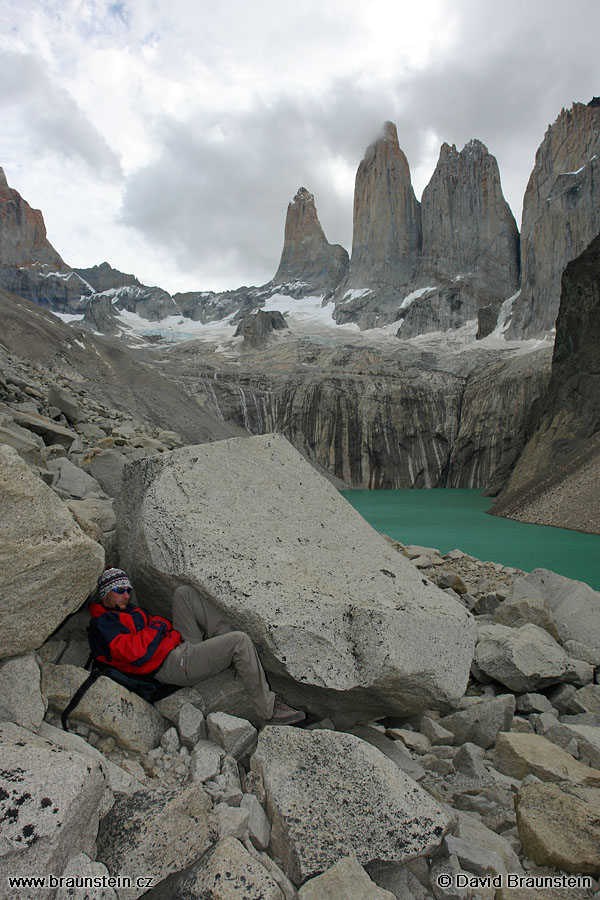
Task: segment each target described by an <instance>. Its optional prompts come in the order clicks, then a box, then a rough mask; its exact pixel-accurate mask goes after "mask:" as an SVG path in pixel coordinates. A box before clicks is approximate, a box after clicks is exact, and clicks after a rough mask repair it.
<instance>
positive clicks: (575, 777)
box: [494, 733, 600, 786]
mask: <svg viewBox="0 0 600 900" xmlns="http://www.w3.org/2000/svg"><path fill="white" fill-rule="evenodd" d="M494 765H495V767H496V768H497V769H498V771H500V772H503V773H504V774H505V775H512V776H513V777H514V778H525V776H526V775H529V774H530V773H531V774H533V775H537V777H538V778H540V779H541V780H542V781H570V782H572V783H573V784H583V785H589V786H600V771H598V770H596V769H592V768H590V767H589V766H584V765H582V764H581V763H579V762H577V761H576V760H575V759H573V757H572V756H571V755H570V754H569V753H567V752H566V751H565V750H563V749H562V748H561V747H558V746H557V745H556V744H553V743H551V741H549V740H547V739H546V738H545V737H542V736H541V735H539V734H512V733H511V734H499V735H498V740H497V741H496V748H495V750H494Z"/></svg>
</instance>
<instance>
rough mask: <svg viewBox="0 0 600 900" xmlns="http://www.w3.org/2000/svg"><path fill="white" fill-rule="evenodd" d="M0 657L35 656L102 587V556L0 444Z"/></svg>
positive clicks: (58, 503) (56, 501)
mask: <svg viewBox="0 0 600 900" xmlns="http://www.w3.org/2000/svg"><path fill="white" fill-rule="evenodd" d="M0 475H1V477H2V489H1V492H0V569H1V570H2V596H3V598H4V599H3V601H2V602H1V603H0V658H2V657H5V656H14V655H16V654H18V653H24V652H26V651H28V650H35V649H36V648H37V647H39V646H41V644H43V642H44V641H45V639H46V638H47V637H48V636H49V635H50V634H52V632H53V631H54V630H55V629H56V628H57V627H58V626H59V625H60V623H61V622H62V621H63V619H65V618H66V617H67V616H68V615H69V613H72V612H73V611H74V610H76V609H77V608H78V607H79V606H81V604H82V603H83V601H84V600H85V598H86V596H87V595H88V594H89V592H90V591H91V589H92V587H93V586H94V584H95V583H96V579H97V577H98V575H99V574H100V572H101V571H102V567H103V565H104V551H103V549H102V547H101V546H100V545H99V544H97V543H96V542H95V541H92V540H90V538H89V537H87V536H86V535H85V534H84V533H83V531H81V529H80V528H79V527H78V526H77V525H76V524H75V521H74V519H73V516H72V515H71V513H70V512H69V510H68V509H67V507H66V506H65V505H64V504H63V503H62V502H61V501H60V500H59V499H58V497H57V496H56V494H55V493H54V491H52V490H51V489H50V488H49V487H48V486H47V485H45V484H44V483H43V482H42V481H41V480H40V479H39V478H37V477H36V476H35V475H34V474H33V473H32V472H31V470H30V469H29V468H28V467H27V465H26V464H25V463H24V462H23V460H22V459H20V457H19V456H18V454H17V452H16V451H15V450H13V449H12V448H11V447H7V446H5V445H0Z"/></svg>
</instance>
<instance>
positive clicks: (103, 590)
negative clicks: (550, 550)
mask: <svg viewBox="0 0 600 900" xmlns="http://www.w3.org/2000/svg"><path fill="white" fill-rule="evenodd" d="M120 587H122V588H130V587H131V582H130V580H129V578H128V577H127V572H124V571H123V569H113V568H112V567H111V566H107V567H106V569H105V570H104V572H103V573H102V575H101V576H100V578H99V579H98V597H99V599H100V600H104V598H105V597H106V596H107V595H108V594H110V592H111V591H114V589H115V588H120Z"/></svg>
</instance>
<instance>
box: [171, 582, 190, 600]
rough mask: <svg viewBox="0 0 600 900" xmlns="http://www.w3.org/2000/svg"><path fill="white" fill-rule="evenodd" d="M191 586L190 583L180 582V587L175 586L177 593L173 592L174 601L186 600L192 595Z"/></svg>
mask: <svg viewBox="0 0 600 900" xmlns="http://www.w3.org/2000/svg"><path fill="white" fill-rule="evenodd" d="M190 590H191V588H190V586H189V584H180V585H179V587H177V588H175V593H174V594H173V602H174V603H175V601H177V602H179V603H181V601H185V600H187V599H188V598H189V596H190Z"/></svg>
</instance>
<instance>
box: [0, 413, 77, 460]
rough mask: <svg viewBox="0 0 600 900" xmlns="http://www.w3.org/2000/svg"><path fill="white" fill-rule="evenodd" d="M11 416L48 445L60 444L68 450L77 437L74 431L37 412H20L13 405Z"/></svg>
mask: <svg viewBox="0 0 600 900" xmlns="http://www.w3.org/2000/svg"><path fill="white" fill-rule="evenodd" d="M11 416H12V417H13V419H14V420H15V422H16V423H17V425H21V426H22V427H23V428H26V429H27V430H28V431H32V432H33V433H34V434H38V435H39V436H40V437H41V438H42V440H43V441H44V443H45V444H47V445H48V446H49V445H51V444H61V445H62V446H63V447H65V449H67V450H70V448H71V446H72V445H73V441H75V439H76V438H77V435H76V434H75V432H74V431H71V430H70V429H69V428H63V427H62V425H57V424H56V422H53V421H52V419H48V418H47V417H46V416H41V415H39V413H37V412H25V411H23V412H22V411H21V410H17V409H15V408H14V407H13V409H12V410H11Z"/></svg>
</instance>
